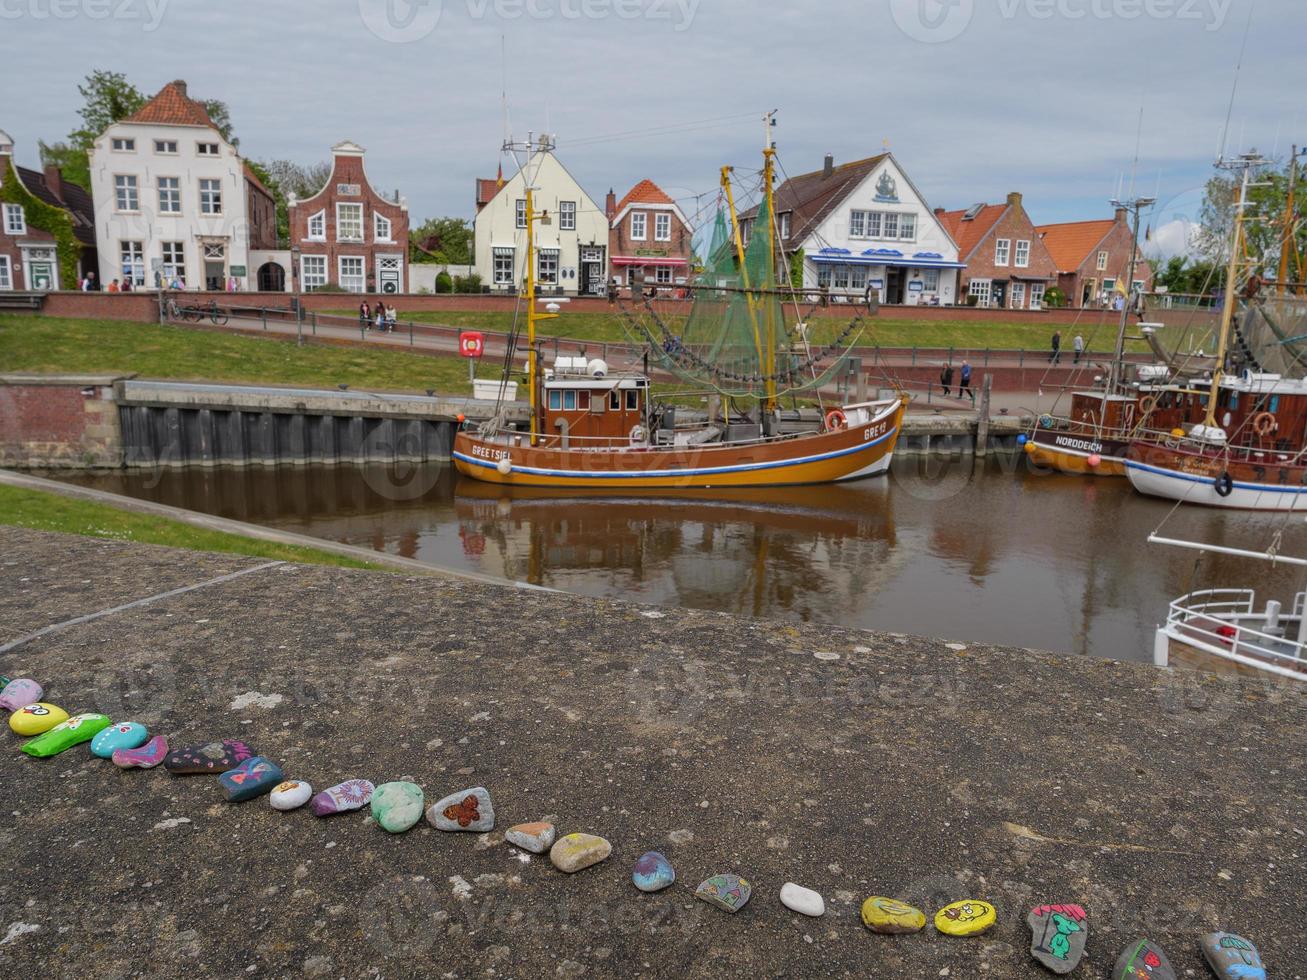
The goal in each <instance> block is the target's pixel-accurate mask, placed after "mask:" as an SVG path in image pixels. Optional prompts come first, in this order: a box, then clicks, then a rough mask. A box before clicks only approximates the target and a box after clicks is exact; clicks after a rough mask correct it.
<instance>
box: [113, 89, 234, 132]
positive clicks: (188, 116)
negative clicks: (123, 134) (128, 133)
mask: <svg viewBox="0 0 1307 980" xmlns="http://www.w3.org/2000/svg"><path fill="white" fill-rule="evenodd" d="M123 122H129V123H150V124H154V125H161V126H205V127H208V128H209V129H217V128H218V127H217V126H215V125H214V124H213V120H212V119H210V118H209V113H208V110H206V109H205V108H204V106H203V105H202V104H201V103H199V102H196V101H195V100H194V99H192V98H191V97H190V96H188V95H187V94H186V83H185V82H183V81H176V82H169V83H168V84H167V85H165V86H164V87H163V88H161V89H160V90H159V94H158V95H156V96H155V97H154V98H152V99H151V100H150V101H149V102H147V103H145V105H143V106H141V108H140V109H138V110H137V111H136V112H135V113H133V114H132V115H130V116H128V117H127V118H126V119H124V120H123Z"/></svg>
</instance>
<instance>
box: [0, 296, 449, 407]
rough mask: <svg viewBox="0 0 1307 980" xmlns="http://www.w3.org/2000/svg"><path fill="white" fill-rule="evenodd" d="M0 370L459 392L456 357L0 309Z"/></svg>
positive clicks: (447, 392) (446, 392)
mask: <svg viewBox="0 0 1307 980" xmlns="http://www.w3.org/2000/svg"><path fill="white" fill-rule="evenodd" d="M0 371H12V372H19V371H30V372H39V373H47V374H54V373H71V374H112V373H118V372H121V373H124V374H127V373H133V372H134V373H136V374H138V375H140V376H141V377H143V378H160V379H168V380H184V381H228V382H236V383H241V382H252V383H258V384H291V385H313V386H317V387H325V388H334V387H335V386H336V385H338V384H348V385H350V386H351V387H353V388H356V389H357V388H363V389H373V390H379V389H387V390H399V391H424V390H426V389H428V388H434V389H435V390H436V391H437V392H439V393H440V394H451V395H465V394H468V393H469V391H470V386H469V385H468V381H467V365H466V363H465V362H463V360H462V359H461V358H457V357H431V356H428V355H423V354H410V353H407V352H405V351H391V350H378V349H369V348H360V347H347V346H344V345H335V344H306V345H305V346H304V347H297V346H296V345H295V344H294V343H293V342H287V341H284V340H273V339H270V338H264V337H249V336H244V335H239V334H228V333H217V332H214V331H209V330H194V329H187V328H185V327H178V326H172V325H167V326H160V325H158V324H139V323H125V322H122V321H120V320H73V319H66V320H65V319H53V318H50V317H34V316H15V315H9V316H4V315H0Z"/></svg>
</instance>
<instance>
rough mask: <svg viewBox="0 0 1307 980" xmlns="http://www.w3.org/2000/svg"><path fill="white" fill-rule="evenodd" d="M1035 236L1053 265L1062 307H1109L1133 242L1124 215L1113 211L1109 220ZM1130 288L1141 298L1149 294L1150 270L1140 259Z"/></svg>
mask: <svg viewBox="0 0 1307 980" xmlns="http://www.w3.org/2000/svg"><path fill="white" fill-rule="evenodd" d="M1037 230H1038V231H1039V234H1040V237H1041V238H1043V240H1044V246H1045V247H1046V248H1047V249H1048V252H1049V254H1050V255H1051V256H1052V257H1053V261H1054V262H1055V263H1056V265H1057V285H1058V289H1060V290H1061V291H1062V293H1063V294H1064V295H1065V296H1066V298H1067V302H1068V304H1069V305H1070V306H1072V307H1074V308H1077V309H1093V308H1099V307H1103V306H1110V305H1111V304H1112V302H1113V299H1114V297H1115V296H1117V295H1119V292H1118V288H1117V287H1118V284H1121V283H1123V282H1124V280H1125V278H1126V276H1127V275H1129V269H1130V255H1131V253H1132V251H1133V250H1134V238H1135V235H1134V230H1133V229H1132V228H1131V227H1130V220H1129V212H1127V211H1126V210H1125V209H1124V208H1118V209H1117V211H1116V215H1115V217H1113V218H1110V219H1105V220H1102V221H1072V222H1068V223H1065V224H1057V225H1041V226H1039V228H1038V229H1037ZM1133 286H1134V288H1136V289H1142V290H1143V291H1145V292H1150V291H1151V290H1152V288H1153V269H1152V266H1151V265H1149V263H1148V262H1147V260H1145V259H1144V257H1143V256H1142V255H1140V256H1139V257H1138V260H1137V264H1136V267H1135V278H1134V283H1133ZM1127 288H1128V287H1127Z"/></svg>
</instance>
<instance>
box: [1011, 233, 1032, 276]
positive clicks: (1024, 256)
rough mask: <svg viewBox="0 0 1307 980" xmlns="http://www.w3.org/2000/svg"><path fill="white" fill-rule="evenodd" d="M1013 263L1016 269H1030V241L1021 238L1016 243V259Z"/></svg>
mask: <svg viewBox="0 0 1307 980" xmlns="http://www.w3.org/2000/svg"><path fill="white" fill-rule="evenodd" d="M1013 261H1015V262H1016V267H1017V268H1018V269H1029V268H1030V241H1029V240H1028V239H1025V238H1022V239H1019V240H1018V241H1017V251H1016V257H1015V259H1014V260H1013Z"/></svg>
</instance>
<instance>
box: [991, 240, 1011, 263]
mask: <svg viewBox="0 0 1307 980" xmlns="http://www.w3.org/2000/svg"><path fill="white" fill-rule="evenodd" d="M1011 261H1012V239H1010V238H996V239H995V240H994V265H996V266H998V268H1000V269H1006V268H1007V266H1008V263H1009V262H1011Z"/></svg>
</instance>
